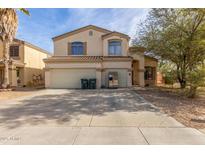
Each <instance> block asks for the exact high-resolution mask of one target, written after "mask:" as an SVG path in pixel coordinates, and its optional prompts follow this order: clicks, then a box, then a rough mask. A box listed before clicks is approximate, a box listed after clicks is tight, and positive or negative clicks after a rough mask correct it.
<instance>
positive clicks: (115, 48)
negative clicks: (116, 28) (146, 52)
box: [108, 40, 122, 56]
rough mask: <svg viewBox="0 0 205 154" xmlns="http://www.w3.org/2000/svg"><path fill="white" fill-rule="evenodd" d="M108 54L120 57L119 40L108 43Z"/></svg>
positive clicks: (120, 47)
mask: <svg viewBox="0 0 205 154" xmlns="http://www.w3.org/2000/svg"><path fill="white" fill-rule="evenodd" d="M108 54H109V55H110V56H112V55H114V56H115V55H122V46H121V41H120V40H113V41H109V42H108Z"/></svg>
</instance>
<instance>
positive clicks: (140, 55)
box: [129, 52, 145, 87]
mask: <svg viewBox="0 0 205 154" xmlns="http://www.w3.org/2000/svg"><path fill="white" fill-rule="evenodd" d="M129 55H130V56H132V57H133V60H136V61H138V69H137V70H133V71H137V74H138V75H139V76H138V82H139V86H141V87H144V85H145V81H144V65H145V61H144V53H142V52H136V53H130V54H129Z"/></svg>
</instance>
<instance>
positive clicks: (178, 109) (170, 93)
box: [136, 87, 205, 129]
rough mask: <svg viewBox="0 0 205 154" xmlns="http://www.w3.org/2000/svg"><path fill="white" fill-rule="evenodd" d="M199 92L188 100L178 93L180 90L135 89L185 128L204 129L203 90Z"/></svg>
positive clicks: (204, 93) (204, 101)
mask: <svg viewBox="0 0 205 154" xmlns="http://www.w3.org/2000/svg"><path fill="white" fill-rule="evenodd" d="M199 91H200V92H199V96H198V97H197V98H194V99H189V98H186V97H185V96H183V95H182V94H181V93H180V89H171V88H163V87H160V88H159V87H155V88H153V87H152V88H151V87H150V88H139V89H136V92H137V93H138V94H140V95H141V96H143V97H144V98H145V99H146V100H148V101H149V102H151V103H152V104H154V105H155V106H157V107H158V108H159V109H160V110H161V111H162V112H164V113H166V114H168V115H170V116H172V117H173V118H175V119H176V120H177V121H179V122H181V123H182V124H184V125H185V126H187V127H192V128H196V129H204V128H205V90H204V89H202V88H201V89H200V90H199Z"/></svg>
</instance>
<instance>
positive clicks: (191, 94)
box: [188, 86, 197, 98]
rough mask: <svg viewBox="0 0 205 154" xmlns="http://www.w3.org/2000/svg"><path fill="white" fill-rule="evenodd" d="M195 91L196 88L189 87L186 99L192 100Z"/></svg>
mask: <svg viewBox="0 0 205 154" xmlns="http://www.w3.org/2000/svg"><path fill="white" fill-rule="evenodd" d="M196 90H197V87H195V86H190V89H189V93H188V97H189V98H194V97H195V96H196Z"/></svg>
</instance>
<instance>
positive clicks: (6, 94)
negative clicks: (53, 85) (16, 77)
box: [0, 88, 39, 100]
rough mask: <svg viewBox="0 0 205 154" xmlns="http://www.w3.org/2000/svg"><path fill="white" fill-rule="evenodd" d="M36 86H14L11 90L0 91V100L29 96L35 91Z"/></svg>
mask: <svg viewBox="0 0 205 154" xmlns="http://www.w3.org/2000/svg"><path fill="white" fill-rule="evenodd" d="M37 90H39V89H38V88H16V89H14V90H12V91H0V100H10V99H15V98H19V97H24V96H29V95H32V94H34V93H36V92H37Z"/></svg>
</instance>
